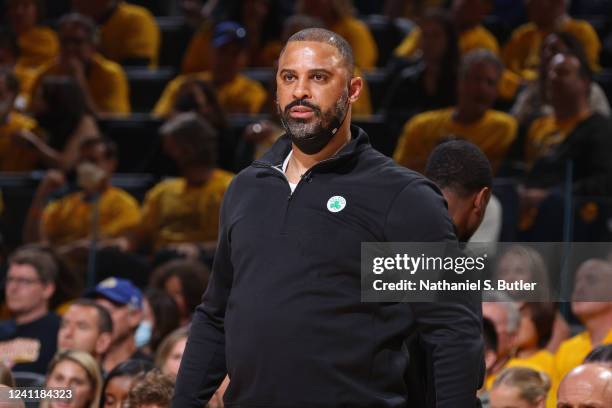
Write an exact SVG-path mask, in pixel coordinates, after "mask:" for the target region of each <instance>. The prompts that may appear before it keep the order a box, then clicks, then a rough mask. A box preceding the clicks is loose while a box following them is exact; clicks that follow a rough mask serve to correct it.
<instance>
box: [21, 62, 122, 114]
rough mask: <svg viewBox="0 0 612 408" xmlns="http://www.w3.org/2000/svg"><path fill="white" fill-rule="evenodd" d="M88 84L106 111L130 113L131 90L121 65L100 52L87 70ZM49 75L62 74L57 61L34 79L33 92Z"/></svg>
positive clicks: (101, 107) (100, 106)
mask: <svg viewBox="0 0 612 408" xmlns="http://www.w3.org/2000/svg"><path fill="white" fill-rule="evenodd" d="M86 74H87V85H88V86H89V92H90V93H91V97H92V98H93V100H94V102H95V103H96V105H97V106H98V109H100V110H101V111H102V112H104V113H120V114H127V113H130V91H129V85H128V81H127V77H126V76H125V72H124V71H123V68H121V66H120V65H119V64H117V63H115V62H113V61H111V60H109V59H106V58H104V57H103V56H102V55H100V54H95V55H94V56H93V58H92V61H91V65H90V67H89V69H88V70H87V71H86ZM47 75H62V72H61V71H60V68H59V66H58V65H57V64H56V63H53V64H50V65H48V66H46V67H44V68H42V69H41V70H40V71H39V72H38V74H37V77H36V79H35V80H34V84H35V85H34V86H33V88H32V89H33V93H32V95H34V93H35V91H36V88H38V86H39V85H40V84H41V83H42V79H43V78H44V77H45V76H47Z"/></svg>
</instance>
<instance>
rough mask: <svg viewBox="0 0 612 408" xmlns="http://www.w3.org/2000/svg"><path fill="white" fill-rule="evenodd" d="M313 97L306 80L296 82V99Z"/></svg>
mask: <svg viewBox="0 0 612 408" xmlns="http://www.w3.org/2000/svg"><path fill="white" fill-rule="evenodd" d="M310 96H311V93H310V86H309V84H308V80H307V79H306V78H302V79H299V80H298V81H296V82H295V87H294V88H293V97H294V98H295V99H309V98H310Z"/></svg>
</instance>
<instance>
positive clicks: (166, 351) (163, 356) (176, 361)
mask: <svg viewBox="0 0 612 408" xmlns="http://www.w3.org/2000/svg"><path fill="white" fill-rule="evenodd" d="M188 335H189V330H188V329H187V328H186V327H181V328H180V329H177V330H175V331H173V332H172V333H170V334H169V335H168V336H166V338H165V339H164V340H163V341H162V342H161V344H160V345H159V348H158V349H157V353H156V354H155V365H156V366H157V367H158V368H159V369H160V370H161V372H162V373H164V374H166V375H168V376H170V377H172V378H173V379H176V375H177V374H178V369H179V366H180V365H181V359H182V357H183V351H185V345H186V344H187V336H188Z"/></svg>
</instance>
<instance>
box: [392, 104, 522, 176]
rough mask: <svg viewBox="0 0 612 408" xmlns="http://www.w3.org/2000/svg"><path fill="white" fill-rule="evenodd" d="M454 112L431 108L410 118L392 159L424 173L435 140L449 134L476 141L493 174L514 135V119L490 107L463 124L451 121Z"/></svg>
mask: <svg viewBox="0 0 612 408" xmlns="http://www.w3.org/2000/svg"><path fill="white" fill-rule="evenodd" d="M454 111H455V109H454V108H446V109H440V110H434V111H429V112H424V113H421V114H419V115H416V116H415V117H413V118H412V119H410V120H409V121H408V122H407V123H406V125H405V126H404V131H403V133H402V135H401V136H400V138H399V141H398V144H397V147H396V148H395V153H394V154H393V158H394V160H395V161H396V162H397V163H398V164H400V165H402V166H406V167H408V168H411V169H413V170H416V171H419V172H423V171H424V170H425V165H426V164H427V158H428V156H429V154H430V153H431V151H432V150H433V149H434V148H435V147H436V145H437V143H438V142H439V141H440V140H442V139H444V138H445V137H448V136H451V135H452V136H456V137H459V138H462V139H465V140H468V141H470V142H472V143H474V144H476V145H477V146H478V147H479V148H480V149H481V150H482V151H483V152H484V154H485V155H486V156H487V158H488V159H489V161H490V162H491V167H492V168H493V172H494V173H495V171H496V170H497V168H498V167H499V166H500V164H501V162H502V160H503V159H504V157H505V155H506V151H507V150H508V148H509V147H510V145H511V144H512V142H513V141H514V139H515V137H516V130H517V123H516V120H515V119H514V118H513V117H512V116H510V115H508V114H506V113H503V112H499V111H495V110H491V109H490V110H488V111H486V112H485V114H484V115H483V117H482V118H481V119H480V120H479V121H477V122H475V123H473V124H470V125H464V124H461V123H457V122H456V121H455V120H453V113H454Z"/></svg>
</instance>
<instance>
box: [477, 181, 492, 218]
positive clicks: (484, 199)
mask: <svg viewBox="0 0 612 408" xmlns="http://www.w3.org/2000/svg"><path fill="white" fill-rule="evenodd" d="M490 199H491V189H490V188H489V187H483V188H482V189H480V191H479V192H478V193H476V195H475V196H474V208H475V209H476V210H477V211H478V213H479V214H484V212H485V210H486V209H487V205H488V204H489V200H490Z"/></svg>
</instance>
